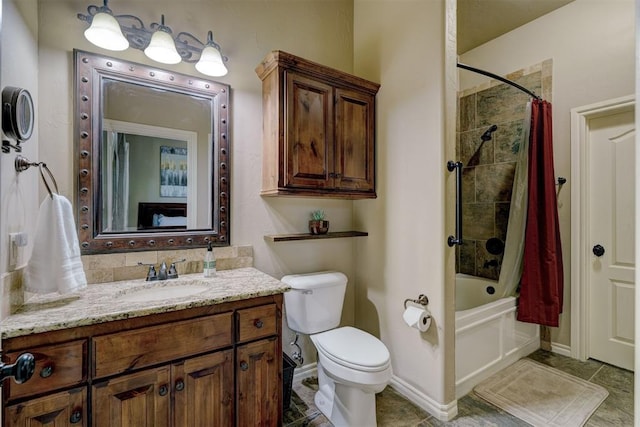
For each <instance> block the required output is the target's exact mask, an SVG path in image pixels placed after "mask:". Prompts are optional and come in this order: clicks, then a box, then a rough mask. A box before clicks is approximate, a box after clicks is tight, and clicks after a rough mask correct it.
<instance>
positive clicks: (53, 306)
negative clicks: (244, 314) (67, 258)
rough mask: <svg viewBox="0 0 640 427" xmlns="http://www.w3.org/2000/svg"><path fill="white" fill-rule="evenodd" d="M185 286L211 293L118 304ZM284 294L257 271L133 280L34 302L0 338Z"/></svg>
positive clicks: (5, 324)
mask: <svg viewBox="0 0 640 427" xmlns="http://www.w3.org/2000/svg"><path fill="white" fill-rule="evenodd" d="M187 283H190V284H198V285H203V286H206V287H208V288H209V289H208V290H205V291H204V292H201V293H199V294H195V295H190V296H185V297H178V298H172V299H169V300H157V301H144V302H132V301H127V300H126V299H123V298H118V297H119V296H121V295H123V294H125V293H130V292H134V291H136V290H143V289H146V288H150V287H156V286H180V285H181V284H187ZM288 289H289V286H287V285H285V284H284V283H282V282H280V281H279V280H276V279H274V278H273V277H271V276H269V275H267V274H265V273H263V272H261V271H259V270H256V269H255V268H239V269H235V270H226V271H219V272H218V273H217V275H216V277H214V278H205V277H203V276H202V274H201V273H199V274H193V275H185V276H182V277H180V278H178V279H173V280H166V281H161V282H145V281H144V279H137V280H132V281H123V282H113V283H108V284H98V285H90V286H87V288H86V289H83V290H82V291H79V292H77V293H74V294H70V295H59V294H45V295H36V296H34V297H33V298H31V299H29V300H28V301H27V302H26V303H25V304H24V305H23V306H22V307H21V308H20V309H19V310H18V311H17V312H16V313H15V314H12V315H10V316H8V317H7V318H5V319H4V320H2V322H0V330H2V338H11V337H16V336H23V335H29V334H35V333H41V332H48V331H54V330H60V329H66V328H72V327H77V326H85V325H92V324H98V323H103V322H108V321H112V320H121V319H127V318H132V317H140V316H145V315H149V314H156V313H166V312H171V311H177V310H183V309H188V308H193V307H203V306H208V305H214V304H220V303H224V302H229V301H238V300H243V299H248V298H254V297H259V296H267V295H274V294H279V293H283V292H285V291H287V290H288Z"/></svg>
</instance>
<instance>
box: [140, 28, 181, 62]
mask: <svg viewBox="0 0 640 427" xmlns="http://www.w3.org/2000/svg"><path fill="white" fill-rule="evenodd" d="M144 54H145V55H147V56H148V57H149V58H151V59H153V60H154V61H157V62H162V63H163V64H177V63H178V62H180V61H182V57H181V56H180V54H179V53H178V51H177V50H176V44H175V42H174V41H173V38H172V37H171V34H169V33H167V32H165V31H162V30H157V31H156V32H155V33H153V36H151V42H149V46H147V48H146V49H145V50H144Z"/></svg>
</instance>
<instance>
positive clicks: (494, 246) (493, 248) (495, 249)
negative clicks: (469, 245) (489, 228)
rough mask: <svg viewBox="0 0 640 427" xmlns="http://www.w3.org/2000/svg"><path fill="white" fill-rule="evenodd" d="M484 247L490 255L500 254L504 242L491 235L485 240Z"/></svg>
mask: <svg viewBox="0 0 640 427" xmlns="http://www.w3.org/2000/svg"><path fill="white" fill-rule="evenodd" d="M485 248H487V252H489V253H490V254H491V255H500V254H501V253H502V252H504V242H503V241H502V240H500V239H498V238H497V237H492V238H490V239H489V240H487V243H486V244H485Z"/></svg>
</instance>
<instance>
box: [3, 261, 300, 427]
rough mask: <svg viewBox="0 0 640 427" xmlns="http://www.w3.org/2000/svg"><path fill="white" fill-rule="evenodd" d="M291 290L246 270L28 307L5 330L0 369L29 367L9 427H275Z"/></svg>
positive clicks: (96, 289)
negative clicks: (25, 362) (20, 360)
mask: <svg viewBox="0 0 640 427" xmlns="http://www.w3.org/2000/svg"><path fill="white" fill-rule="evenodd" d="M287 289H288V286H287V285H285V284H283V283H281V282H280V281H278V280H276V279H273V278H272V277H270V276H268V275H266V274H264V273H261V272H259V271H258V270H256V269H253V268H241V269H236V270H228V271H220V272H218V275H217V277H215V278H206V279H205V278H204V277H203V276H202V274H196V275H186V276H182V277H180V278H179V279H175V280H169V281H163V282H144V281H142V280H139V281H127V282H114V283H109V284H102V285H89V287H88V288H87V289H86V290H84V291H82V292H80V293H78V294H77V295H73V296H69V297H66V298H64V299H61V300H60V299H58V300H42V301H39V302H38V301H36V302H31V301H30V303H29V304H28V305H26V306H25V307H24V309H23V310H22V311H21V312H20V313H17V314H14V315H12V316H10V317H9V318H7V319H5V320H4V321H3V322H2V324H0V327H2V338H3V341H2V346H3V361H5V362H12V361H14V360H15V359H16V358H17V357H18V356H19V355H20V354H22V353H24V352H30V353H32V354H33V355H34V356H35V360H36V369H35V373H34V374H33V377H32V378H31V379H30V380H29V381H27V382H25V383H23V384H16V383H14V382H13V381H9V380H7V381H5V383H4V384H3V386H4V387H3V393H4V394H3V422H4V426H7V427H8V426H27V425H28V426H34V425H56V426H58V425H65V426H66V425H74V426H75V425H78V426H95V427H102V426H132V427H133V426H135V427H145V426H148V427H163V426H180V427H182V426H193V427H200V426H233V425H238V426H257V425H261V426H280V425H282V403H281V402H282V388H281V386H280V385H281V383H282V379H281V378H282V343H281V336H282V331H281V316H282V293H283V292H285V291H286V290H287ZM181 290H182V292H181ZM189 293H191V295H189ZM154 295H157V297H154ZM158 298H161V299H158Z"/></svg>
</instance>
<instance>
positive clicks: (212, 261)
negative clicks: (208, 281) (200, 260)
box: [204, 242, 216, 277]
mask: <svg viewBox="0 0 640 427" xmlns="http://www.w3.org/2000/svg"><path fill="white" fill-rule="evenodd" d="M215 275H216V258H215V257H214V256H213V246H212V245H211V242H209V245H208V246H207V254H206V255H205V257H204V277H215Z"/></svg>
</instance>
